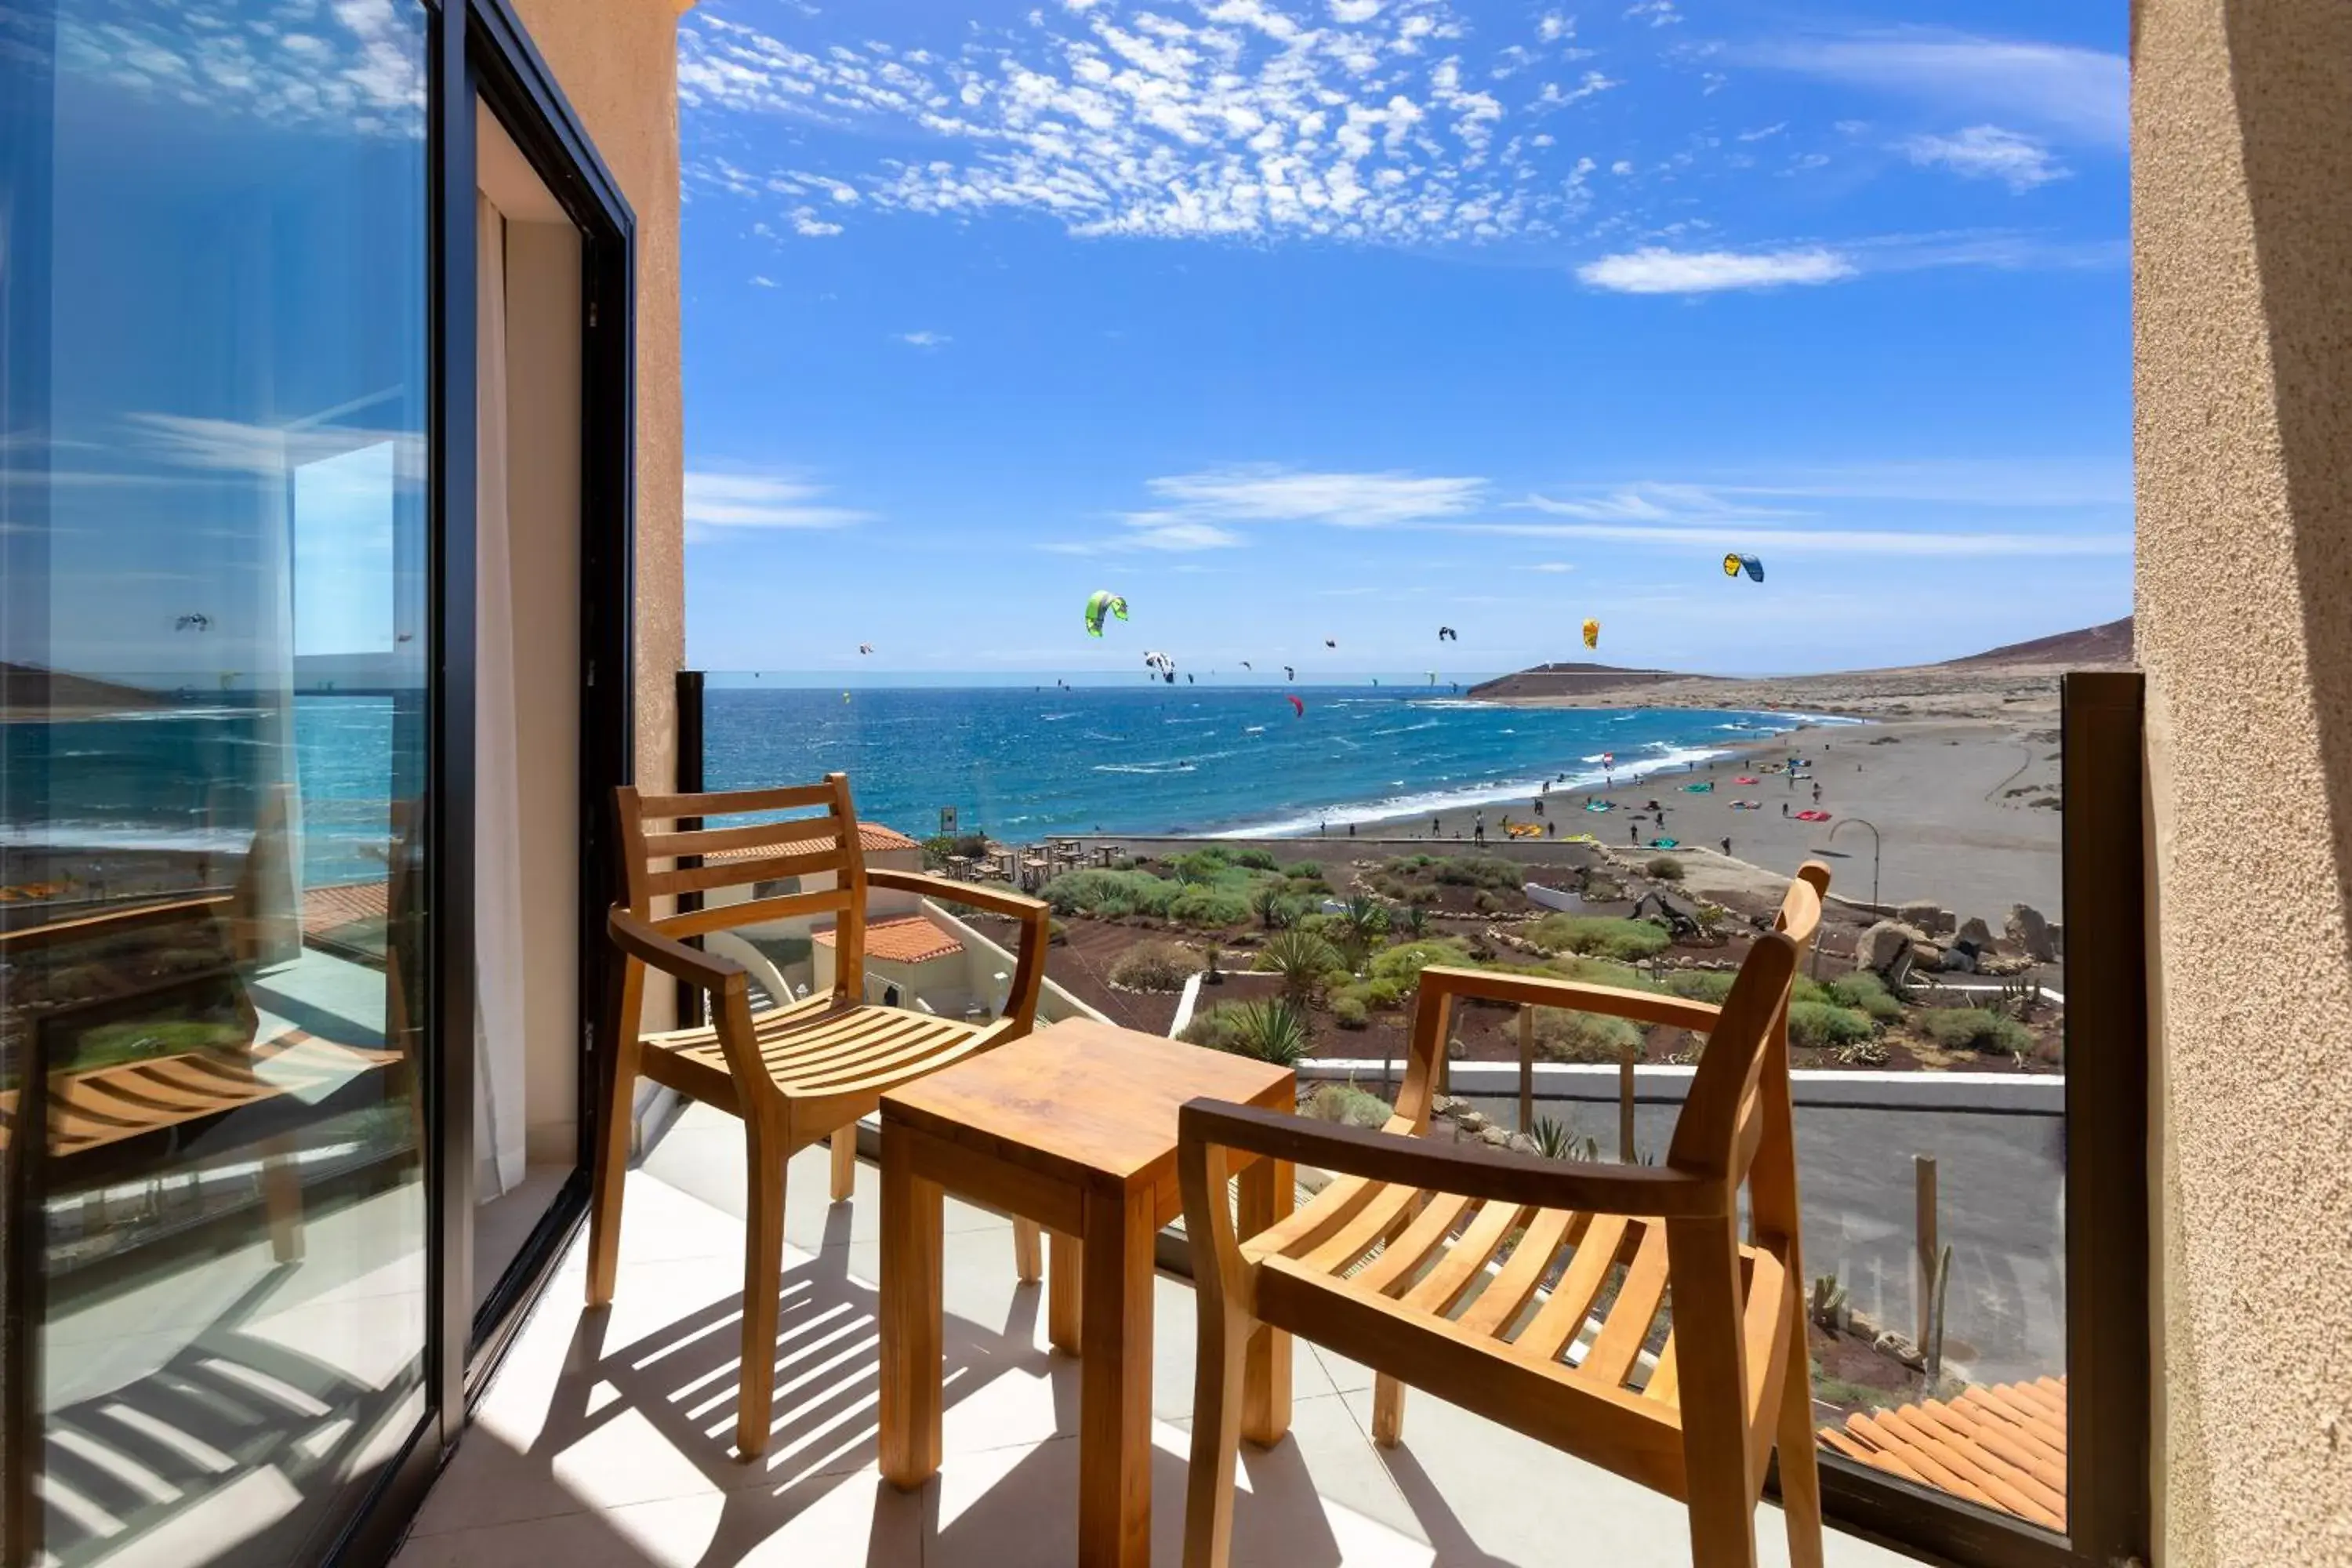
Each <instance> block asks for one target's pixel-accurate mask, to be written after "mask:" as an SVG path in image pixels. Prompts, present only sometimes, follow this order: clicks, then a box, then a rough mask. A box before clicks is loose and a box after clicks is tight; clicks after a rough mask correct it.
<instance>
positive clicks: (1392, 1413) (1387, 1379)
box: [1372, 1372, 1404, 1448]
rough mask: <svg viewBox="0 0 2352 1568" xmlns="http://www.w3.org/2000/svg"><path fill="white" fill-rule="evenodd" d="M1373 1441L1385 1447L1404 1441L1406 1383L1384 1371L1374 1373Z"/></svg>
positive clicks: (1394, 1445) (1391, 1446)
mask: <svg viewBox="0 0 2352 1568" xmlns="http://www.w3.org/2000/svg"><path fill="white" fill-rule="evenodd" d="M1372 1441H1373V1442H1375V1443H1377V1444H1379V1445H1380V1446H1381V1447H1383V1448H1393V1447H1396V1446H1397V1445H1398V1444H1399V1443H1402V1442H1403V1441H1404V1384H1402V1383H1399V1382H1398V1381H1397V1380H1396V1379H1395V1378H1393V1377H1391V1376H1390V1375H1389V1374H1388V1373H1384V1372H1376V1373H1373V1374H1372Z"/></svg>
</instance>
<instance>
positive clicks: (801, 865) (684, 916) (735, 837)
mask: <svg viewBox="0 0 2352 1568" xmlns="http://www.w3.org/2000/svg"><path fill="white" fill-rule="evenodd" d="M614 801H615V805H616V806H617V809H618V814H619V826H620V837H619V847H620V853H621V860H622V871H623V875H624V878H625V889H626V893H627V900H628V901H627V902H626V903H625V904H615V905H614V906H613V908H612V910H610V911H609V913H608V915H607V918H606V930H607V931H608V932H609V934H610V935H611V938H612V940H613V942H614V945H615V946H617V947H618V948H619V949H620V950H621V952H623V953H624V954H625V962H624V963H623V965H622V976H621V984H620V992H621V994H620V999H619V1010H618V1026H617V1027H616V1028H615V1029H614V1036H613V1037H614V1051H613V1053H612V1058H613V1059H612V1063H611V1067H612V1071H613V1077H612V1079H611V1081H610V1083H609V1085H608V1086H607V1094H606V1099H605V1110H604V1130H603V1139H604V1142H603V1146H602V1147H601V1148H600V1149H599V1150H598V1152H597V1155H596V1165H595V1173H594V1186H595V1190H594V1196H593V1204H592V1206H591V1209H590V1218H589V1233H588V1302H589V1305H591V1306H592V1307H593V1306H602V1305H604V1304H605V1303H606V1302H609V1301H610V1300H612V1299H613V1289H614V1279H615V1276H616V1272H617V1269H618V1267H619V1261H620V1229H621V1187H622V1182H623V1179H624V1174H625V1169H626V1166H627V1163H628V1151H629V1128H630V1121H631V1117H630V1111H631V1107H632V1103H633V1100H634V1097H635V1087H636V1080H637V1079H638V1077H639V1076H640V1075H642V1076H644V1077H646V1078H648V1079H652V1080H653V1081H654V1082H656V1083H658V1084H662V1085H665V1086H667V1088H670V1089H675V1090H677V1092H678V1093H680V1094H682V1095H685V1096H687V1097H688V1098H689V1099H692V1100H700V1101H702V1102H703V1103H705V1104H707V1105H711V1106H714V1107H716V1108H717V1109H719V1110H724V1111H726V1112H727V1113H728V1114H730V1115H731V1116H734V1117H737V1118H739V1119H740V1121H742V1123H743V1132H744V1138H745V1141H746V1154H747V1164H748V1167H749V1183H748V1188H749V1190H748V1193H747V1194H746V1196H747V1208H746V1221H745V1225H746V1237H745V1249H744V1260H743V1359H742V1367H743V1373H742V1384H741V1388H740V1392H739V1394H738V1395H737V1413H736V1439H735V1441H736V1449H737V1457H738V1458H743V1459H747V1460H748V1459H751V1458H755V1457H757V1456H758V1455H759V1454H761V1452H762V1451H764V1449H765V1448H766V1447H767V1442H768V1435H769V1409H770V1405H771V1402H772V1394H773V1388H772V1378H771V1377H770V1376H769V1375H767V1369H768V1368H769V1367H771V1366H772V1363H773V1362H774V1359H775V1338H776V1314H777V1291H778V1288H779V1282H780V1279H781V1277H782V1268H783V1247H784V1167H785V1164H786V1163H787V1162H788V1161H789V1160H790V1159H791V1158H792V1156H793V1154H795V1153H796V1152H799V1151H800V1150H802V1149H803V1148H805V1147H807V1146H808V1145H809V1144H811V1143H814V1142H819V1141H821V1140H825V1139H830V1140H831V1141H832V1157H833V1166H832V1188H833V1198H834V1201H835V1202H836V1203H838V1202H841V1201H843V1200H845V1199H846V1198H847V1197H848V1196H849V1194H850V1184H851V1180H852V1174H853V1171H854V1168H855V1164H856V1138H857V1123H858V1121H859V1120H860V1119H861V1118H863V1117H865V1116H866V1115H867V1114H869V1113H871V1112H872V1111H874V1110H877V1108H878V1107H879V1106H880V1104H881V1101H882V1096H883V1094H884V1092H885V1091H887V1090H888V1089H894V1088H896V1087H898V1085H900V1084H903V1083H907V1082H909V1081H911V1080H913V1079H918V1078H920V1077H922V1076H923V1075H925V1074H926V1073H931V1072H936V1071H938V1070H939V1069H940V1068H944V1067H947V1066H949V1065H950V1064H951V1063H954V1062H959V1061H962V1060H964V1059H965V1058H969V1057H973V1056H977V1055H978V1054H980V1053H981V1052H982V1051H985V1050H988V1049H990V1048H991V1047H995V1046H999V1045H1002V1044H1003V1043H1004V1042H1005V1041H1007V1040H1011V1039H1017V1038H1019V1037H1021V1036H1023V1035H1025V1034H1027V1033H1028V1032H1029V1030H1030V1029H1031V1027H1032V1026H1034V1023H1035V1021H1036V1016H1037V997H1038V993H1039V990H1040V988H1041V986H1042V985H1043V984H1044V982H1045V942H1046V933H1047V927H1046V918H1045V905H1044V904H1042V903H1040V902H1038V901H1037V900H1034V899H1029V898H1024V897H1022V896H1020V895H1019V894H1016V893H1011V892H1005V891H1001V890H998V889H990V888H976V887H971V886H969V885H966V884H963V883H960V882H951V881H948V880H946V879H942V878H938V877H929V876H924V875H922V874H920V873H918V872H911V871H893V870H887V869H884V868H869V867H867V865H866V858H865V855H864V853H863V851H862V849H861V848H860V847H859V840H858V827H857V814H856V809H855V807H854V806H853V805H852V803H851V800H850V793H849V780H848V778H847V777H846V776H845V775H844V774H841V773H831V774H828V775H826V777H825V780H824V783H822V784H807V785H802V786H797V787H793V788H786V789H761V790H736V791H730V792H726V793H719V794H706V795H639V794H638V793H637V791H636V790H635V788H634V787H631V786H628V785H623V786H622V787H621V788H620V789H618V790H616V791H614ZM811 808H818V810H817V815H814V816H794V817H791V818H788V819H785V820H781V821H779V820H769V821H764V822H754V823H750V824H746V825H741V826H723V827H704V826H676V825H677V824H679V823H680V821H681V819H688V820H691V821H692V822H694V823H697V824H698V823H700V822H702V821H704V820H708V819H710V818H717V817H731V816H747V815H767V816H771V817H772V816H773V815H774V814H777V813H782V812H787V811H794V812H805V811H808V810H809V809H811ZM655 822H667V823H670V824H673V825H674V826H672V827H671V828H669V829H668V830H666V831H661V832H650V831H648V830H647V826H646V825H647V824H648V823H655ZM825 882H830V884H831V885H830V886H817V885H815V884H822V883H825ZM762 884H781V885H782V886H783V887H784V888H787V889H806V890H799V891H786V892H782V893H775V892H773V891H772V889H771V888H770V887H767V886H762ZM876 888H883V889H894V890H897V891H900V892H908V893H915V894H919V895H921V896H923V897H925V898H928V899H931V900H938V901H940V902H942V903H956V904H968V905H971V906H972V907H973V908H976V909H981V910H987V911H989V912H991V913H993V914H999V915H1004V916H1008V917H1010V918H1011V919H1013V920H1014V921H1018V922H1020V928H1021V942H1020V952H1019V953H1018V954H1017V956H1016V960H1015V963H1014V966H1013V980H1012V983H1011V989H1010V992H1009V994H1008V995H1007V997H1006V1000H1005V1002H1004V1005H1003V1011H1002V1015H1001V1016H999V1017H998V1018H997V1019H996V1020H995V1021H994V1022H992V1023H986V1024H971V1023H966V1022H964V1021H962V1020H961V1019H952V1018H945V1017H940V1016H935V1015H933V1014H931V1013H929V1012H921V1011H915V1010H911V1009H908V1008H901V1007H893V1006H877V1005H870V1004H868V1003H867V1002H866V996H865V991H866V985H865V952H866V894H867V890H868V889H876ZM721 889H749V890H750V895H751V896H750V897H749V898H748V899H746V900H740V901H734V902H727V903H714V902H708V901H706V902H704V903H703V904H702V907H699V908H693V909H687V910H676V911H674V912H672V913H669V914H666V915H657V914H656V913H655V901H656V900H665V899H671V898H676V897H678V896H680V895H688V896H690V897H692V898H694V899H698V900H707V896H708V895H709V894H712V893H714V892H718V891H719V890H721ZM821 916H831V917H832V918H833V920H834V921H835V926H834V929H833V933H832V934H833V947H834V952H835V976H834V984H833V986H832V988H831V989H830V990H829V991H826V992H822V993H819V994H815V995H812V996H809V997H806V998H804V999H801V1000H794V999H793V998H792V997H789V996H785V997H778V998H775V1003H776V1005H772V1006H769V1007H765V1008H762V1009H761V1010H760V1011H758V1012H756V1013H755V1012H754V1011H752V1007H751V976H750V974H749V973H748V972H747V971H746V970H745V969H744V967H743V966H742V965H741V964H740V963H735V962H733V961H732V960H730V959H728V958H726V957H724V956H721V955H719V954H715V953H709V952H702V951H700V950H698V949H697V948H694V947H689V946H688V945H687V942H688V939H689V938H692V937H697V936H702V935H707V934H709V933H711V932H715V931H733V930H739V929H740V928H745V927H757V926H761V925H766V924H769V923H770V922H773V921H794V920H801V921H804V920H806V919H808V918H810V917H821ZM655 971H657V972H659V973H663V974H667V975H670V976H673V977H675V978H676V979H678V980H681V981H684V982H685V983H686V984H688V985H690V986H692V987H694V988H696V989H697V990H698V991H700V992H701V993H702V994H703V996H704V997H705V998H707V1000H708V1002H709V1016H710V1018H711V1020H712V1021H711V1023H710V1024H709V1026H705V1027H698V1028H685V1029H672V1030H667V1031H663V1032H659V1033H655V1034H644V1033H641V1024H642V1014H643V1007H644V1001H645V984H646V974H647V973H648V972H655ZM1037 1241H1038V1238H1037V1229H1036V1227H1035V1226H1034V1225H1030V1224H1028V1223H1027V1222H1025V1221H1023V1222H1016V1223H1015V1225H1014V1227H1013V1244H1014V1258H1015V1266H1016V1268H1018V1270H1019V1273H1020V1277H1021V1279H1023V1280H1024V1281H1034V1280H1035V1279H1037V1278H1038V1275H1039V1257H1038V1245H1037Z"/></svg>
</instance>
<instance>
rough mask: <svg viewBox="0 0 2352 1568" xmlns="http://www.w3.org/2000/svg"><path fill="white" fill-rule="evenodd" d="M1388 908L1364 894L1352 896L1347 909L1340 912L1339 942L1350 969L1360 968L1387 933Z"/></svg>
mask: <svg viewBox="0 0 2352 1568" xmlns="http://www.w3.org/2000/svg"><path fill="white" fill-rule="evenodd" d="M1388 929H1389V907H1388V906H1387V905H1386V904H1384V903H1382V902H1381V901H1380V900H1378V899H1375V898H1371V897H1370V896H1368V895H1366V894H1363V893H1356V894H1353V895H1351V896H1350V897H1349V900H1348V907H1347V908H1346V909H1344V910H1340V911H1339V931H1340V937H1339V942H1340V946H1341V948H1342V949H1343V950H1344V951H1345V952H1346V954H1347V958H1348V967H1349V969H1351V970H1355V969H1361V968H1362V967H1363V966H1364V960H1365V958H1366V957H1367V956H1369V955H1370V952H1371V951H1372V948H1373V947H1374V946H1375V945H1376V944H1377V943H1378V942H1380V940H1381V937H1382V936H1384V935H1386V934H1387V932H1388Z"/></svg>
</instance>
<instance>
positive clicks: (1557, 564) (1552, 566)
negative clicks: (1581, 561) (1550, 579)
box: [1528, 561, 1576, 572]
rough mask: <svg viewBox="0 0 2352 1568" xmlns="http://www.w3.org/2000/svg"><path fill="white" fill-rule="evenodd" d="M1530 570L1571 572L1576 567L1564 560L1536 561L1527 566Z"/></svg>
mask: <svg viewBox="0 0 2352 1568" xmlns="http://www.w3.org/2000/svg"><path fill="white" fill-rule="evenodd" d="M1575 570H1576V568H1575V567H1574V566H1573V565H1572V564H1570V563H1568V562H1566V561H1538V562H1537V563H1535V564H1534V565H1532V566H1530V567H1528V571H1530V572H1573V571H1575Z"/></svg>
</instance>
